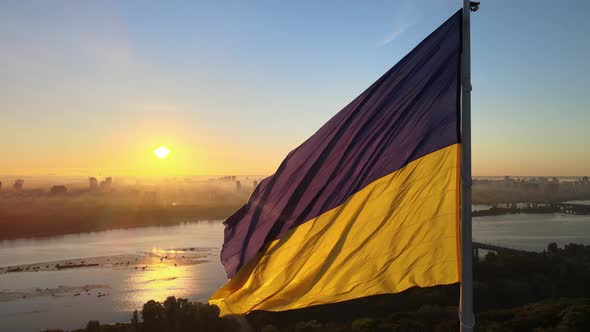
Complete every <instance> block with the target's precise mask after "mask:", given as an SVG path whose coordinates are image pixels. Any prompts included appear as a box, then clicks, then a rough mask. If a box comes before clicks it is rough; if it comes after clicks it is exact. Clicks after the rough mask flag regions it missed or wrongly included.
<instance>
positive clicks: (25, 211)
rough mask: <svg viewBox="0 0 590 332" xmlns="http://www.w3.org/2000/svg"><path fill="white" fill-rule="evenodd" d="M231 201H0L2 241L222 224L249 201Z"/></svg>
mask: <svg viewBox="0 0 590 332" xmlns="http://www.w3.org/2000/svg"><path fill="white" fill-rule="evenodd" d="M230 198H231V199H226V200H219V201H216V202H204V203H195V204H183V205H171V204H168V205H162V204H153V203H151V202H145V201H142V200H141V199H139V198H138V199H119V198H116V197H115V198H109V197H98V198H89V199H85V200H80V199H72V198H40V199H24V198H23V199H19V200H17V199H12V201H11V202H1V200H0V229H1V230H2V231H1V232H0V240H13V239H18V238H32V237H44V236H55V235H63V234H72V233H84V232H96V231H104V230H109V229H122V228H135V227H143V226H163V225H174V224H179V223H182V222H186V221H195V220H220V219H225V218H227V217H229V216H231V215H232V214H233V213H234V212H235V211H236V210H237V209H239V208H240V207H241V206H242V205H243V204H244V203H245V202H246V200H247V196H246V194H243V195H237V194H236V195H233V196H230Z"/></svg>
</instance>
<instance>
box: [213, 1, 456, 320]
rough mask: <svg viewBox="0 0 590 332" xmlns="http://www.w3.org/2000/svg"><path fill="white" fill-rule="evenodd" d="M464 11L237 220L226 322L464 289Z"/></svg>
mask: <svg viewBox="0 0 590 332" xmlns="http://www.w3.org/2000/svg"><path fill="white" fill-rule="evenodd" d="M460 25H461V13H460V12H457V13H456V14H455V15H454V16H452V17H451V18H450V19H448V20H447V21H446V22H445V23H444V24H443V25H442V26H440V27H439V28H438V29H437V30H435V31H434V32H433V33H432V34H431V35H430V36H428V37H427V38H426V39H425V40H424V41H422V42H421V43H420V44H419V45H418V46H417V47H416V48H415V49H414V50H412V51H411V52H410V53H409V54H408V55H407V56H406V57H404V58H403V59H402V60H401V61H400V62H399V63H398V64H397V65H395V66H394V67H393V68H392V69H390V70H389V71H388V72H387V73H386V74H385V75H383V76H382V77H381V78H380V79H379V80H377V82H375V83H374V84H373V85H371V87H369V88H368V89H367V90H366V91H365V92H363V93H362V94H361V95H360V96H358V97H357V98H356V99H354V100H353V101H352V102H351V103H350V104H349V105H348V106H346V107H345V108H344V109H343V110H342V111H340V112H339V113H338V114H336V115H335V116H334V117H333V118H332V119H331V120H330V121H328V122H327V123H326V124H325V125H324V126H323V127H322V128H320V129H319V130H318V131H317V132H316V133H315V134H314V135H313V136H311V137H310V138H309V139H308V140H307V141H305V142H304V143H303V144H301V145H300V146H299V147H298V148H296V149H295V150H293V151H292V152H291V153H289V155H288V156H287V158H286V159H285V160H284V161H283V162H282V164H281V165H280V167H279V169H278V170H277V171H276V173H275V174H274V175H272V176H270V177H269V178H267V179H265V180H264V181H262V182H261V183H260V185H259V186H258V187H257V188H256V190H255V191H254V193H253V194H252V197H251V198H250V200H249V201H248V203H247V204H246V205H245V206H243V207H242V208H241V209H240V210H239V211H237V212H236V213H235V214H234V215H233V216H231V217H230V218H229V219H228V220H227V221H226V222H225V225H226V229H225V242H224V245H223V250H222V252H221V260H222V262H223V264H224V266H225V268H226V271H227V274H228V277H229V278H230V280H229V281H228V282H227V283H226V284H225V285H224V286H223V287H221V288H220V289H219V290H218V291H217V292H215V294H213V296H212V297H211V299H210V300H209V303H211V304H214V305H216V306H218V307H219V308H220V310H221V315H222V316H225V315H232V314H246V313H249V312H251V311H253V310H267V311H282V310H289V309H296V308H302V307H308V306H313V305H319V304H326V303H334V302H340V301H345V300H350V299H355V298H359V297H365V296H370V295H375V294H383V293H397V292H401V291H403V290H405V289H408V288H410V287H413V286H419V287H428V286H434V285H442V284H451V283H456V282H458V281H459V271H460V256H459V255H460V243H459V241H460V236H459V174H460V170H459V165H460V134H459V110H460V105H459V96H460V92H459V87H460V79H459V75H460V63H461V61H460V57H461V26H460Z"/></svg>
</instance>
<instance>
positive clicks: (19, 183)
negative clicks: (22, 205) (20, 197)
mask: <svg viewBox="0 0 590 332" xmlns="http://www.w3.org/2000/svg"><path fill="white" fill-rule="evenodd" d="M24 185H25V180H20V179H18V180H16V181H14V184H13V185H12V189H14V190H17V191H19V190H22V189H23V186H24Z"/></svg>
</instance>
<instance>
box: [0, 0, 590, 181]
mask: <svg viewBox="0 0 590 332" xmlns="http://www.w3.org/2000/svg"><path fill="white" fill-rule="evenodd" d="M481 2H482V4H481V9H480V10H479V11H478V12H477V13H474V14H473V15H472V75H473V77H472V83H473V93H472V119H473V122H472V132H473V143H472V144H473V173H474V175H478V176H500V175H513V176H522V175H532V176H581V175H589V174H590V149H588V148H587V142H590V130H588V126H589V124H590V112H588V110H587V105H589V104H590V93H589V92H590V89H589V88H588V87H590V76H589V75H588V73H590V63H589V62H588V60H587V59H590V37H589V36H588V34H587V31H590V20H588V19H587V16H588V14H590V2H588V1H568V2H567V5H566V3H565V2H561V1H548V0H539V1H508V0H482V1H481ZM460 6H461V2H460V1H456V0H422V1H410V0H406V1H276V0H275V1H271V0H261V1H94V2H89V1H26V0H24V1H23V0H21V1H2V2H1V3H0V44H1V45H2V52H0V174H13V175H14V174H17V175H18V174H22V175H43V174H59V175H146V176H149V175H166V176H184V175H223V174H238V175H241V174H244V175H247V174H256V175H270V174H272V173H274V171H275V170H276V168H277V167H278V165H279V164H280V162H281V160H282V159H283V158H284V157H285V156H286V155H287V153H288V152H289V151H291V150H292V149H294V148H295V147H297V146H298V145H299V144H300V143H301V142H303V141H304V140H305V139H306V138H307V137H309V136H310V135H312V134H313V133H314V132H315V131H316V130H317V129H318V128H320V127H321V126H322V124H323V123H325V122H326V121H327V120H328V119H330V118H331V117H332V116H333V115H334V114H336V113H337V112H338V111H339V110H340V109H342V108H343V107H344V106H345V105H347V104H348V103H349V102H350V101H351V100H352V99H353V98H354V97H356V96H357V95H358V94H360V93H361V92H362V91H363V90H364V89H366V88H367V87H368V86H369V85H370V84H371V83H373V82H374V81H375V80H376V79H377V78H379V77H380V76H381V75H382V74H383V73H385V72H386V71H387V70H388V69H389V68H390V67H392V66H393V65H395V63H396V62H397V61H399V60H400V59H401V58H402V57H403V56H404V55H405V54H407V53H408V52H409V51H410V50H411V49H412V48H414V47H415V46H416V45H417V44H418V43H419V42H420V41H421V40H422V39H424V38H425V37H426V36H428V34H429V33H430V32H432V31H433V30H434V29H435V28H436V27H437V26H439V25H440V24H441V23H442V22H444V21H445V20H446V19H447V18H448V17H449V16H451V15H452V14H453V13H454V12H455V11H457V10H458V9H459V8H460ZM159 146H166V147H168V148H169V149H170V150H171V153H170V154H169V156H168V157H167V158H165V159H158V158H156V156H155V155H154V154H153V153H152V151H153V150H154V149H155V148H157V147H159Z"/></svg>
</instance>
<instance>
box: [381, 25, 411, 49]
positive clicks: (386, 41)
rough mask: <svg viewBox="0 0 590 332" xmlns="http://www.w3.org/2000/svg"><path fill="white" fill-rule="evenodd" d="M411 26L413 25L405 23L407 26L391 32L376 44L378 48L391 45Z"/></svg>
mask: <svg viewBox="0 0 590 332" xmlns="http://www.w3.org/2000/svg"><path fill="white" fill-rule="evenodd" d="M412 25H414V23H407V24H405V25H403V26H401V27H400V28H398V29H396V30H394V31H393V32H391V33H390V34H388V35H387V36H385V38H383V39H382V40H381V41H380V42H379V43H378V46H380V47H383V46H386V45H389V44H391V43H392V42H393V41H395V40H396V39H397V38H398V37H399V36H401V35H402V34H403V33H404V32H406V30H408V29H409V28H410V27H411V26H412Z"/></svg>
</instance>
